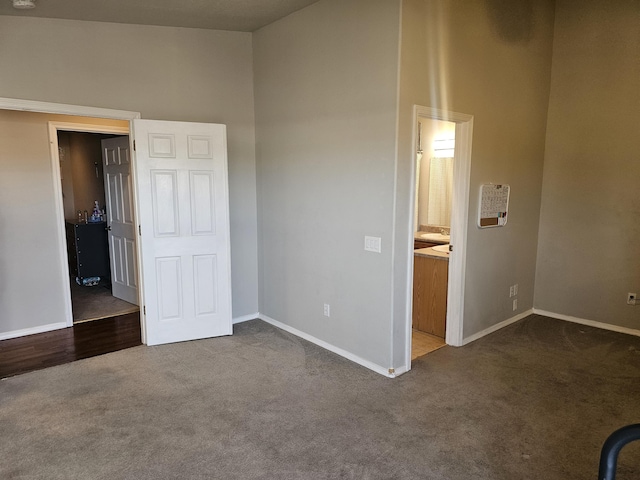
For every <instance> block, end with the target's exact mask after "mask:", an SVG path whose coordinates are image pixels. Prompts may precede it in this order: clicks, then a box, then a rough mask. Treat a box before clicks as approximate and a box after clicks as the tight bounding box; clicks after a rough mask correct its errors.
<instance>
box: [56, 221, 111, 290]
mask: <svg viewBox="0 0 640 480" xmlns="http://www.w3.org/2000/svg"><path fill="white" fill-rule="evenodd" d="M65 227H66V233H67V254H68V256H69V273H71V275H74V276H76V277H78V278H80V279H83V278H89V277H101V278H107V277H109V276H110V273H111V272H110V269H109V244H108V240H107V228H106V227H107V224H106V223H105V222H97V223H83V222H66V224H65Z"/></svg>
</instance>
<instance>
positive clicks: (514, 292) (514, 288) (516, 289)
mask: <svg viewBox="0 0 640 480" xmlns="http://www.w3.org/2000/svg"><path fill="white" fill-rule="evenodd" d="M516 295H518V284H517V283H516V284H515V285H514V286H513V296H514V297H515V296H516Z"/></svg>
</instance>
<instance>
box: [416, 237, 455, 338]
mask: <svg viewBox="0 0 640 480" xmlns="http://www.w3.org/2000/svg"><path fill="white" fill-rule="evenodd" d="M413 262H414V263H413V328H415V329H416V330H420V331H422V332H426V333H430V334H431V335H435V336H437V337H440V338H444V336H445V326H446V321H447V286H448V282H449V258H448V255H447V254H444V253H443V254H439V253H438V252H434V251H433V250H432V249H421V250H416V251H415V252H414V256H413Z"/></svg>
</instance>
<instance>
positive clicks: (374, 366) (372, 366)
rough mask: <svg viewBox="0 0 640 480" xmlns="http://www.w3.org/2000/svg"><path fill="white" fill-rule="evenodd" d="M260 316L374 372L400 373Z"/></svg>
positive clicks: (265, 316)
mask: <svg viewBox="0 0 640 480" xmlns="http://www.w3.org/2000/svg"><path fill="white" fill-rule="evenodd" d="M258 318H260V320H263V321H265V322H267V323H269V324H271V325H273V326H274V327H277V328H279V329H281V330H284V331H285V332H289V333H291V334H293V335H295V336H296V337H300V338H302V339H304V340H307V341H308V342H311V343H315V344H316V345H318V346H319V347H322V348H324V349H325V350H329V351H330V352H333V353H335V354H338V355H340V356H341V357H344V358H346V359H347V360H351V361H352V362H354V363H357V364H358V365H362V366H363V367H366V368H368V369H369V370H373V371H374V372H376V373H379V374H380V375H384V376H385V377H389V378H394V377H396V376H398V375H399V374H400V373H398V372H394V371H391V372H390V371H389V369H388V368H384V367H381V366H380V365H377V364H375V363H373V362H370V361H369V360H365V359H364V358H361V357H358V356H357V355H354V354H353V353H351V352H347V351H346V350H343V349H342V348H339V347H336V346H335V345H332V344H330V343H327V342H325V341H324V340H320V339H319V338H316V337H314V336H313V335H309V334H308V333H305V332H303V331H301V330H298V329H297V328H293V327H291V326H289V325H286V324H284V323H282V322H279V321H278V320H274V319H273V318H271V317H269V316H267V315H263V314H262V313H260V314H259V315H258ZM402 373H404V372H402Z"/></svg>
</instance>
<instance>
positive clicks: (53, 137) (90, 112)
mask: <svg viewBox="0 0 640 480" xmlns="http://www.w3.org/2000/svg"><path fill="white" fill-rule="evenodd" d="M0 109H2V110H18V111H23V112H34V113H50V114H57V115H73V116H79V117H93V118H109V119H114V120H126V121H128V122H129V128H127V129H124V130H126V131H125V134H129V130H131V123H132V121H133V120H134V119H136V118H140V113H139V112H129V111H125V110H112V109H108V108H98V107H84V106H79V105H66V104H63V103H49V102H40V101H35V100H21V99H15V98H6V97H0ZM51 124H55V125H57V126H59V127H60V130H70V129H71V128H67V127H70V126H74V125H77V126H78V128H79V130H76V128H75V127H74V128H72V130H75V131H80V132H81V131H86V132H101V133H122V129H121V128H120V129H119V127H109V126H106V125H94V124H73V123H65V122H50V125H49V144H50V147H51V162H52V164H53V165H52V173H53V175H52V176H53V191H54V197H55V198H54V202H55V216H56V225H57V232H56V233H57V237H58V247H59V251H58V258H59V260H60V267H61V268H60V272H61V274H62V276H63V278H61V281H62V285H63V289H64V292H65V293H64V295H65V299H64V303H65V316H66V318H65V321H66V326H67V327H71V326H72V325H73V312H72V309H71V287H70V285H69V265H68V262H67V260H66V259H67V251H66V248H65V246H66V243H67V240H66V234H65V231H64V205H63V202H62V183H61V178H60V161H59V156H58V135H57V128H56V127H52V125H51ZM118 130H119V131H118ZM52 131H53V134H52ZM129 138H130V139H131V136H129ZM130 141H131V140H130ZM54 143H55V147H54ZM132 152H133V149H132ZM134 156H135V155H132V159H131V160H132V162H134V161H135V158H134ZM135 194H136V193H135V190H134V195H135ZM136 208H137V205H136ZM135 215H136V218H137V211H136V212H135ZM139 253H140V252H138V262H139V261H140V260H139V258H140V257H139ZM138 271H140V270H138ZM141 322H144V317H143V316H142V315H141ZM142 332H143V334H144V328H142ZM142 341H143V342H144V338H143V339H142Z"/></svg>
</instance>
